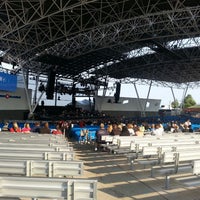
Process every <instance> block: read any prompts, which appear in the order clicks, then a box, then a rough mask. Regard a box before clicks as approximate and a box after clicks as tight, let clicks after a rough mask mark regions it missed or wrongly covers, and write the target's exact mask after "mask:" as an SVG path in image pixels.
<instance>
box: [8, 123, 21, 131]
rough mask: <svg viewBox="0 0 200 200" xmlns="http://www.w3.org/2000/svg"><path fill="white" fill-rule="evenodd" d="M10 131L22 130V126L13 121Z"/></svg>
mask: <svg viewBox="0 0 200 200" xmlns="http://www.w3.org/2000/svg"><path fill="white" fill-rule="evenodd" d="M10 132H11V133H15V132H21V128H20V127H19V126H18V124H17V122H13V126H12V127H11V128H10Z"/></svg>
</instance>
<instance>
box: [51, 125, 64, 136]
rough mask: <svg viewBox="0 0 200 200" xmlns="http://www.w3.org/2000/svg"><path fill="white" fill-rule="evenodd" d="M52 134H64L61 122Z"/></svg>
mask: <svg viewBox="0 0 200 200" xmlns="http://www.w3.org/2000/svg"><path fill="white" fill-rule="evenodd" d="M52 134H55V135H58V134H62V131H61V127H60V126H59V124H57V125H56V129H54V130H53V131H52Z"/></svg>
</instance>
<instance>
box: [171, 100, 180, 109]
mask: <svg viewBox="0 0 200 200" xmlns="http://www.w3.org/2000/svg"><path fill="white" fill-rule="evenodd" d="M171 107H172V108H178V107H179V102H178V100H177V99H175V100H174V101H173V102H172V103H171Z"/></svg>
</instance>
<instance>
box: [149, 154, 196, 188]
mask: <svg viewBox="0 0 200 200" xmlns="http://www.w3.org/2000/svg"><path fill="white" fill-rule="evenodd" d="M198 159H200V152H199V151H196V150H194V151H193V150H188V151H179V152H164V153H163V156H162V163H161V166H156V167H152V169H151V176H152V177H154V174H155V170H156V172H158V173H159V174H162V175H165V189H168V188H169V186H170V175H171V174H176V173H178V172H183V171H186V170H187V171H188V170H189V171H191V170H192V168H193V165H192V162H193V161H194V160H198ZM163 164H165V166H163ZM166 164H168V165H166Z"/></svg>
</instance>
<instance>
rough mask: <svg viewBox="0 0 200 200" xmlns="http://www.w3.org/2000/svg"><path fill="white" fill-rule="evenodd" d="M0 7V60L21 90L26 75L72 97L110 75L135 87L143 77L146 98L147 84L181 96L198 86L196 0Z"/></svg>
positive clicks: (34, 0)
mask: <svg viewBox="0 0 200 200" xmlns="http://www.w3.org/2000/svg"><path fill="white" fill-rule="evenodd" d="M0 9H1V12H0V21H1V23H0V47H1V61H4V62H7V63H11V64H12V65H13V70H12V74H18V73H22V74H23V77H24V82H25V83H26V86H27V87H26V91H27V89H28V80H29V77H31V76H32V77H35V80H36V87H39V79H40V77H41V76H45V77H46V78H47V91H46V92H47V93H48V94H47V96H48V98H50V99H51V98H52V92H53V93H54V92H55V88H56V90H57V89H58V90H59V92H66V93H69V94H72V95H73V98H72V100H73V102H74V101H75V99H74V98H75V96H76V95H77V94H84V95H87V96H93V95H94V94H96V92H97V91H98V89H99V88H103V89H104V91H106V90H107V89H109V88H108V87H107V86H108V82H109V81H110V80H114V81H116V82H120V83H133V86H134V89H135V90H136V93H137V94H138V91H137V87H136V84H140V83H142V84H143V83H145V84H147V85H149V92H148V94H147V99H148V97H149V93H150V91H151V87H152V86H153V85H162V86H166V87H170V88H171V91H172V94H173V96H174V99H175V95H174V92H173V88H175V87H178V88H184V89H185V90H184V94H183V96H185V95H186V93H187V89H188V88H189V87H196V86H199V81H200V48H199V47H200V4H199V2H198V1H196V0H184V1H182V0H157V1H152V0H120V1H117V0H111V1H109V0H69V1H64V0H48V1H43V0H11V1H6V0H2V1H1V2H0ZM63 80H64V81H67V83H68V84H66V85H61V86H60V85H59V87H58V85H57V84H56V83H58V82H59V81H63ZM79 85H81V86H82V87H81V88H79V87H78V86H79ZM36 91H37V90H36ZM44 93H45V91H42V92H41V95H43V94H44ZM104 95H105V92H104ZM35 97H36V95H35ZM40 98H41V96H39V97H38V98H37V100H36V99H35V100H34V101H33V103H32V102H30V105H29V110H30V113H32V112H34V109H35V107H36V106H37V104H38V101H39V100H40ZM138 98H139V95H138ZM142 112H143V114H144V113H145V107H144V108H142Z"/></svg>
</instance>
